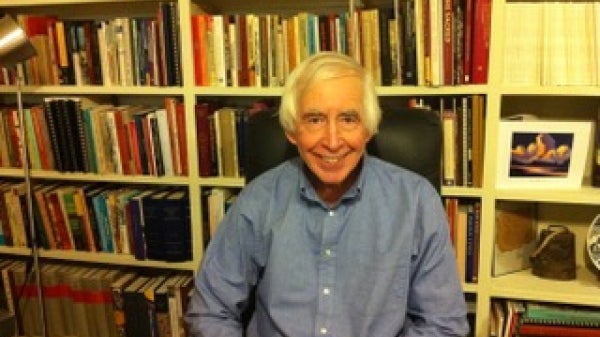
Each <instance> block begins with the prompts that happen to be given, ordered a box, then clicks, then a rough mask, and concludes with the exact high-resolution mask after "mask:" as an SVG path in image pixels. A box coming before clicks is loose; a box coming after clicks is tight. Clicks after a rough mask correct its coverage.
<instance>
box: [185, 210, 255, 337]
mask: <svg viewBox="0 0 600 337" xmlns="http://www.w3.org/2000/svg"><path fill="white" fill-rule="evenodd" d="M253 242H254V235H253V231H252V230H251V225H250V222H249V221H248V220H247V218H245V217H244V216H242V214H241V213H240V211H239V207H236V205H235V204H234V205H233V206H232V207H231V208H230V209H229V211H228V213H227V215H226V216H225V218H224V219H223V221H222V222H221V223H220V224H219V227H218V229H217V231H216V233H215V235H214V237H213V238H212V239H211V242H210V244H209V246H208V248H207V250H206V252H205V255H204V259H203V263H202V266H201V269H200V271H199V272H198V275H197V276H196V279H195V289H194V292H193V295H192V296H191V299H190V302H189V305H188V311H187V312H186V316H185V320H186V323H187V324H188V327H189V330H190V335H191V336H196V337H198V336H210V337H217V336H219V337H241V336H242V335H243V330H244V326H243V325H244V324H243V322H242V318H241V317H242V313H243V311H244V309H245V308H246V307H247V305H248V297H249V294H250V292H251V289H252V288H253V287H254V285H255V284H256V280H257V275H258V273H257V268H256V267H255V266H254V264H253V262H252V258H251V256H252V251H253Z"/></svg>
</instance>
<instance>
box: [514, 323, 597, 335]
mask: <svg viewBox="0 0 600 337" xmlns="http://www.w3.org/2000/svg"><path fill="white" fill-rule="evenodd" d="M519 336H521V337H541V336H552V337H563V336H564V337H600V328H598V327H576V326H565V325H546V324H533V323H523V324H521V326H520V327H519Z"/></svg>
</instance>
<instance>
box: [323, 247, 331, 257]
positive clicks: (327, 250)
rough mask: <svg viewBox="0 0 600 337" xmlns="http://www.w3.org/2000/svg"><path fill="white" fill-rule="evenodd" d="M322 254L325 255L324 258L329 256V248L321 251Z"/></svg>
mask: <svg viewBox="0 0 600 337" xmlns="http://www.w3.org/2000/svg"><path fill="white" fill-rule="evenodd" d="M323 254H325V256H331V249H329V248H326V249H325V250H324V251H323Z"/></svg>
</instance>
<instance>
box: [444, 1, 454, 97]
mask: <svg viewBox="0 0 600 337" xmlns="http://www.w3.org/2000/svg"><path fill="white" fill-rule="evenodd" d="M452 6H453V0H444V2H443V7H442V10H443V17H444V19H443V20H444V21H443V26H442V27H443V28H442V32H443V37H442V38H443V39H442V57H443V65H444V66H443V68H442V69H443V71H444V74H443V75H444V77H443V84H444V85H452V84H453V82H454V81H453V78H454V41H453V37H454V27H453V25H454V19H453V16H454V14H453V12H454V11H453V9H452Z"/></svg>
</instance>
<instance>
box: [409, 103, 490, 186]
mask: <svg viewBox="0 0 600 337" xmlns="http://www.w3.org/2000/svg"><path fill="white" fill-rule="evenodd" d="M415 102H416V103H415V104H416V106H418V107H425V108H429V109H434V110H435V111H438V113H439V115H440V119H441V124H442V133H443V144H442V168H443V170H442V184H443V185H444V186H469V187H481V186H482V183H483V153H484V146H485V96H483V95H471V96H443V97H439V98H434V99H430V98H428V99H425V100H423V99H420V100H415Z"/></svg>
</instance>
